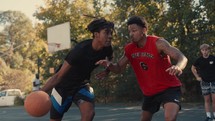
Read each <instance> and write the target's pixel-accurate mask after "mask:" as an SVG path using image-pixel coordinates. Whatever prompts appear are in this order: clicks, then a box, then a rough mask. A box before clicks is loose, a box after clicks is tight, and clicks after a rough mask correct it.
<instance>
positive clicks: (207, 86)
mask: <svg viewBox="0 0 215 121" xmlns="http://www.w3.org/2000/svg"><path fill="white" fill-rule="evenodd" d="M200 85H201V89H202V95H204V96H205V95H209V94H215V82H205V81H201V82H200Z"/></svg>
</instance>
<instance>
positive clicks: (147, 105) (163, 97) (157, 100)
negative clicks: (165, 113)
mask: <svg viewBox="0 0 215 121" xmlns="http://www.w3.org/2000/svg"><path fill="white" fill-rule="evenodd" d="M180 97H181V88H180V87H172V88H169V89H167V90H164V91H162V92H160V93H158V94H156V95H153V96H144V101H143V105H142V110H144V111H149V112H150V113H152V114H154V113H156V112H157V111H159V109H160V106H161V104H163V105H164V104H165V103H167V102H174V103H176V104H178V105H179V107H180V109H181V104H180Z"/></svg>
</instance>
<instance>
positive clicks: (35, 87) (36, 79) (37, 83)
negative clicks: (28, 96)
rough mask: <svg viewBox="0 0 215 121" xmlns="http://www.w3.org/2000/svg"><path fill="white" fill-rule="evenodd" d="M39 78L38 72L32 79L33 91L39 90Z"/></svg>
mask: <svg viewBox="0 0 215 121" xmlns="http://www.w3.org/2000/svg"><path fill="white" fill-rule="evenodd" d="M40 86H41V83H40V79H39V74H36V75H35V79H34V80H33V91H38V90H40Z"/></svg>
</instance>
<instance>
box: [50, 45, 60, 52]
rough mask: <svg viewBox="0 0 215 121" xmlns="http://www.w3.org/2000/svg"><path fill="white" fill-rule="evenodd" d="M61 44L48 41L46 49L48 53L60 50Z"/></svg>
mask: <svg viewBox="0 0 215 121" xmlns="http://www.w3.org/2000/svg"><path fill="white" fill-rule="evenodd" d="M60 47H61V44H60V43H48V51H49V53H54V52H56V51H58V50H60Z"/></svg>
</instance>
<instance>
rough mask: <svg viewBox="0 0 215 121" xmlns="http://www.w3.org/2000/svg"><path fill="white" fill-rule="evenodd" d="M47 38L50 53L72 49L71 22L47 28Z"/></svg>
mask: <svg viewBox="0 0 215 121" xmlns="http://www.w3.org/2000/svg"><path fill="white" fill-rule="evenodd" d="M47 36H48V37H47V38H48V52H50V53H53V52H56V51H59V50H64V49H69V48H71V42H70V23H69V22H66V23H63V24H59V25H55V26H52V27H49V28H47Z"/></svg>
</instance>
